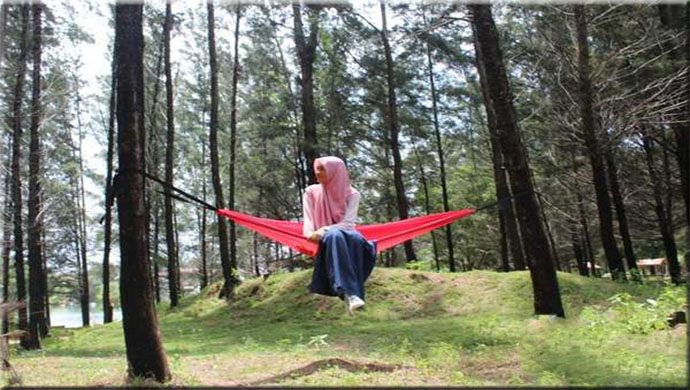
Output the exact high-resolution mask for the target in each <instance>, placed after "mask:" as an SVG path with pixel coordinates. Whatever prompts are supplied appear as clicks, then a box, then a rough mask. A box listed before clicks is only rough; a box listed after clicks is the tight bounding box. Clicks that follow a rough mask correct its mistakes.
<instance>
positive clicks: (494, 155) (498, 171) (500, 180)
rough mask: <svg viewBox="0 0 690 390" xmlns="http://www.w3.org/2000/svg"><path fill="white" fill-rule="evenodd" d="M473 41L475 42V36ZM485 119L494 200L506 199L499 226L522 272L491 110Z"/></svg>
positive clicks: (485, 91) (484, 91)
mask: <svg viewBox="0 0 690 390" xmlns="http://www.w3.org/2000/svg"><path fill="white" fill-rule="evenodd" d="M474 39H475V40H476V36H475V37H474ZM477 69H478V70H479V71H480V72H481V71H483V70H482V69H483V68H481V67H479V66H477ZM485 80H486V75H485V76H484V77H483V78H482V77H480V78H479V83H480V89H481V92H482V97H483V99H484V101H485V102H489V101H490V96H489V90H488V86H487V83H486V81H485ZM486 118H487V122H488V123H487V128H488V129H489V142H490V144H491V160H492V166H493V172H494V183H495V187H496V199H508V200H507V201H505V202H503V203H502V204H501V205H500V206H499V209H498V219H499V225H505V227H504V228H501V229H502V231H503V229H505V232H504V234H506V236H507V237H506V243H507V246H508V248H509V249H510V255H511V257H512V259H513V267H514V268H515V270H516V271H524V270H525V269H527V266H526V264H525V256H524V254H523V250H522V244H521V240H520V232H519V230H518V224H517V220H516V218H515V212H514V211H513V200H512V199H510V196H511V194H510V186H509V185H508V179H507V177H506V171H505V169H506V167H505V164H504V157H503V152H502V151H501V144H500V141H499V135H498V130H497V128H496V118H495V117H494V113H493V110H488V109H487V110H486ZM502 240H503V238H502ZM502 256H503V255H502ZM506 256H507V255H506Z"/></svg>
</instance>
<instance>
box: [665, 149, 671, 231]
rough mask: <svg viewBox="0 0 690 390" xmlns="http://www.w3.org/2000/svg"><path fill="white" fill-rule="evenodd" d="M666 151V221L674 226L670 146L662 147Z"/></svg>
mask: <svg viewBox="0 0 690 390" xmlns="http://www.w3.org/2000/svg"><path fill="white" fill-rule="evenodd" d="M662 149H663V152H664V191H665V192H666V204H664V207H665V208H666V221H668V225H669V226H673V185H672V181H671V163H670V161H669V156H668V148H662Z"/></svg>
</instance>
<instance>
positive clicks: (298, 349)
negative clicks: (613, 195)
mask: <svg viewBox="0 0 690 390" xmlns="http://www.w3.org/2000/svg"><path fill="white" fill-rule="evenodd" d="M310 277H311V273H310V271H301V272H295V273H286V274H279V275H274V276H271V277H270V278H269V279H268V280H263V279H253V280H249V281H246V282H244V283H243V284H242V285H241V286H240V287H239V288H238V290H237V291H236V298H235V300H234V301H233V302H232V303H226V302H224V301H222V300H219V299H217V298H216V295H217V290H218V287H219V286H218V285H214V286H211V287H209V289H207V290H206V291H204V292H202V293H201V294H198V295H196V296H190V297H185V298H184V299H183V300H182V302H181V304H180V306H179V307H178V308H175V309H172V310H171V309H170V308H169V307H168V306H167V305H161V306H160V307H159V308H158V311H159V320H160V325H161V330H162V334H163V340H164V344H165V350H166V353H167V356H168V359H169V362H170V366H171V370H172V372H173V375H174V378H173V381H172V383H171V385H190V386H194V385H197V386H200V385H207V386H214V385H215V386H222V385H225V386H232V385H242V384H251V383H254V382H256V381H261V380H266V379H267V378H271V377H273V376H277V375H280V374H283V373H286V372H288V371H290V370H293V369H298V368H300V367H304V366H307V365H308V364H310V363H312V362H315V361H320V360H323V359H332V358H338V359H343V360H346V361H348V362H352V363H361V364H367V363H376V364H381V365H397V368H396V369H395V370H393V371H392V372H380V371H377V370H375V369H372V370H369V369H365V368H363V367H364V366H360V367H359V368H358V369H355V370H348V369H347V367H344V366H339V365H337V364H334V365H331V366H327V367H322V368H320V369H318V370H316V371H315V372H311V373H309V374H308V375H294V376H292V377H290V378H283V379H280V380H278V381H276V382H270V381H269V382H264V383H262V384H263V385H271V384H272V385H281V386H297V385H323V386H371V385H381V386H384V385H387V386H396V385H425V386H429V385H438V386H441V385H457V386H469V385H473V386H485V385H514V386H518V385H547V386H548V385H569V386H575V385H598V386H603V385H614V384H615V385H618V386H634V385H638V386H681V385H684V384H685V383H686V377H685V367H686V365H685V346H686V332H685V326H684V325H681V326H678V327H676V328H675V329H669V328H667V327H663V324H664V321H663V319H664V317H665V315H666V314H670V311H673V310H678V309H681V308H682V307H684V306H683V305H684V304H685V300H684V297H685V290H684V288H678V287H668V286H662V285H658V284H656V285H636V284H631V283H628V284H620V283H614V282H611V281H607V280H601V279H590V278H585V277H581V276H578V275H572V274H559V283H560V287H561V293H562V296H563V301H564V305H565V308H566V315H567V319H565V320H563V319H553V318H549V317H548V316H534V315H533V314H532V313H533V306H532V287H531V281H530V279H529V274H528V273H527V272H511V273H507V274H505V273H496V272H488V271H472V272H467V273H459V274H448V273H443V274H437V273H433V272H425V271H416V270H404V269H386V268H377V269H376V270H375V271H374V273H373V275H372V277H371V278H370V280H369V281H368V282H367V297H366V300H367V306H366V310H365V311H362V312H358V313H356V314H355V315H349V314H346V311H345V306H344V304H343V303H342V302H341V301H340V300H339V299H337V298H330V297H323V296H319V295H314V294H309V293H308V292H307V286H308V284H309V282H310ZM611 297H615V298H614V299H610V298H611ZM651 298H653V299H654V300H653V301H651V302H652V303H650V302H648V301H646V300H647V299H651ZM666 312H669V313H666ZM660 319H661V320H660ZM11 361H12V363H13V365H14V367H15V368H16V370H17V372H18V373H19V374H20V375H21V377H22V379H23V383H24V385H28V386H46V385H82V386H98V385H106V386H118V385H125V384H126V383H127V382H126V379H125V372H126V359H125V350H124V340H123V332H122V324H121V323H119V322H118V323H113V324H108V325H101V326H95V327H93V328H90V329H79V330H61V331H59V332H55V333H54V334H53V336H52V337H50V338H48V339H46V340H44V348H43V350H41V351H32V352H26V351H13V355H12V360H11ZM269 380H270V379H269Z"/></svg>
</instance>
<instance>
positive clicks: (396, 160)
mask: <svg viewBox="0 0 690 390" xmlns="http://www.w3.org/2000/svg"><path fill="white" fill-rule="evenodd" d="M379 3H380V6H381V20H382V24H383V26H382V29H381V40H382V41H383V50H384V53H385V55H386V81H387V86H388V94H387V97H388V100H387V103H388V104H387V113H386V114H387V115H386V116H387V122H388V130H389V133H390V138H389V141H390V146H391V152H392V154H393V182H394V183H395V194H396V199H397V203H398V216H399V217H400V219H401V220H403V219H407V218H408V210H407V209H408V205H407V196H406V195H405V184H404V183H403V179H402V169H403V168H402V158H401V156H400V144H399V141H398V135H399V132H400V129H399V127H398V126H399V124H398V103H397V102H396V96H395V79H394V75H395V69H394V64H393V54H392V52H391V47H390V43H389V41H388V28H387V23H386V5H385V3H384V1H383V0H380V2H379ZM451 247H452V245H451ZM449 250H452V249H450V248H449ZM405 258H406V260H407V261H408V262H410V261H415V260H416V259H417V256H416V255H415V253H414V248H413V246H412V240H408V241H405ZM450 266H451V272H453V271H454V268H455V266H454V264H453V262H451V263H450Z"/></svg>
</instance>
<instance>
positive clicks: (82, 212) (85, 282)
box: [74, 75, 91, 326]
mask: <svg viewBox="0 0 690 390" xmlns="http://www.w3.org/2000/svg"><path fill="white" fill-rule="evenodd" d="M74 78H75V82H76V85H79V80H78V77H77V76H76V75H75V76H74ZM75 92H76V110H75V111H76V117H77V131H78V134H77V136H78V139H79V144H78V146H77V148H76V152H77V154H78V156H77V157H76V158H77V160H78V161H79V176H78V178H77V185H76V189H77V195H76V196H77V201H76V204H77V216H76V218H77V232H78V233H77V239H78V240H79V260H78V261H79V262H80V264H81V265H80V268H81V270H82V272H81V274H80V290H79V300H80V303H81V317H82V323H83V324H84V326H90V325H91V313H90V311H91V310H90V309H91V308H90V306H89V298H90V293H89V268H88V263H87V251H88V248H87V245H88V241H87V236H86V196H85V193H84V192H85V189H84V154H83V133H82V130H83V127H82V121H81V109H80V102H81V97H80V95H79V89H78V88H77V89H76V91H75Z"/></svg>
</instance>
